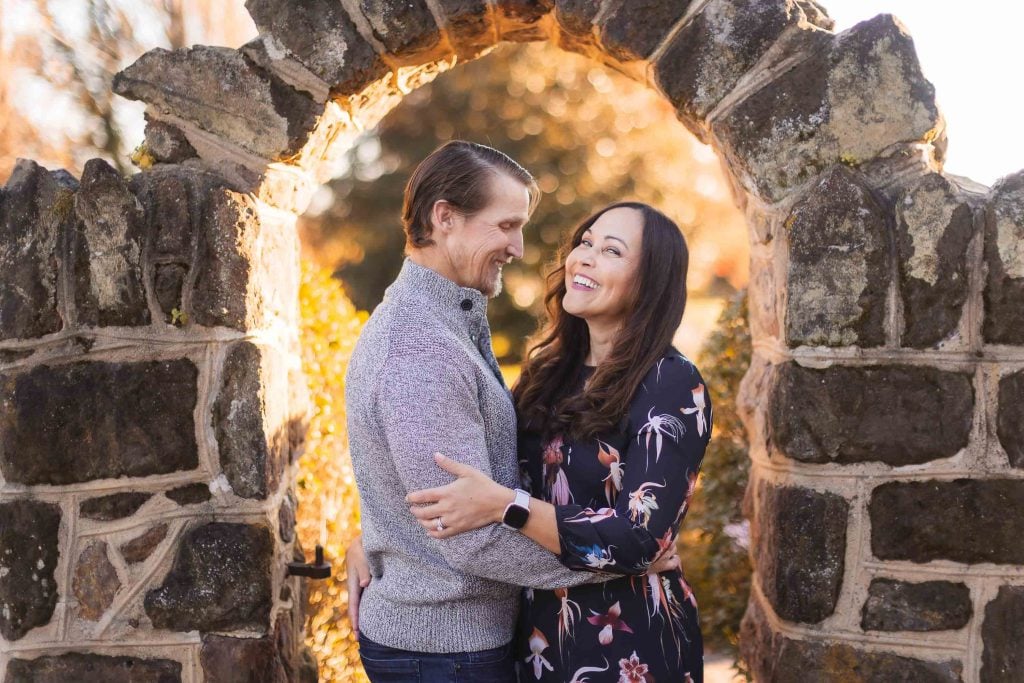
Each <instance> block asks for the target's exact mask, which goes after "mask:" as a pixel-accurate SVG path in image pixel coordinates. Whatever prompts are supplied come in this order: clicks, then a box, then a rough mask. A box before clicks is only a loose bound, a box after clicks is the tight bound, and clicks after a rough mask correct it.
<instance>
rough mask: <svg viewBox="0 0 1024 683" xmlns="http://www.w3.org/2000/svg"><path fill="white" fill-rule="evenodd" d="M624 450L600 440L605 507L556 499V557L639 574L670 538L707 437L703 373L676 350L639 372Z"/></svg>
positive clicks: (709, 412) (709, 413) (694, 479)
mask: <svg viewBox="0 0 1024 683" xmlns="http://www.w3.org/2000/svg"><path fill="white" fill-rule="evenodd" d="M629 413H630V414H629V434H628V436H629V441H628V442H627V445H626V447H625V449H624V451H623V452H619V451H618V450H617V449H616V448H614V447H613V446H612V445H610V444H607V443H604V442H602V441H600V440H599V441H598V458H599V459H600V460H601V462H602V463H603V464H605V466H607V467H608V468H609V476H608V479H607V480H606V493H607V495H608V498H609V502H610V507H606V508H600V509H598V510H593V509H591V508H583V507H581V506H579V505H560V506H557V507H556V510H555V515H556V519H557V521H558V535H559V539H560V541H561V545H562V553H561V555H560V556H559V560H560V561H561V562H562V563H563V564H565V565H566V566H567V567H570V568H572V569H589V570H591V571H596V570H600V571H603V572H613V573H619V574H643V573H644V572H646V571H647V568H648V566H649V565H650V564H651V562H653V561H654V559H655V558H656V557H657V556H658V554H659V553H660V552H661V551H662V550H663V549H664V548H667V547H669V546H670V545H671V544H672V543H674V542H675V536H676V533H677V531H678V529H679V522H680V521H681V520H682V518H683V516H684V515H685V514H686V508H687V506H688V503H689V500H690V497H691V496H692V495H693V491H694V487H695V486H696V483H697V474H698V472H699V470H700V465H701V461H702V460H703V458H704V451H705V449H706V447H707V444H708V442H709V441H710V440H711V426H712V408H711V401H710V398H709V397H708V392H707V391H706V390H705V387H704V380H703V378H702V377H701V375H700V372H699V371H698V370H697V368H696V367H695V366H694V365H693V363H692V362H690V361H689V360H688V359H686V358H685V357H684V356H682V355H681V354H677V353H673V354H672V355H669V356H666V357H664V358H663V359H662V360H661V361H659V362H658V364H657V365H656V366H655V367H654V368H653V369H652V370H651V372H649V373H648V374H647V376H646V377H645V378H644V382H643V384H642V385H641V386H640V388H639V389H638V390H637V392H636V394H635V396H634V398H633V401H632V403H631V405H630V411H629Z"/></svg>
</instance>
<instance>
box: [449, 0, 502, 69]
mask: <svg viewBox="0 0 1024 683" xmlns="http://www.w3.org/2000/svg"><path fill="white" fill-rule="evenodd" d="M437 5H438V7H439V8H440V9H441V11H442V12H443V13H444V21H445V26H444V28H445V29H446V30H447V32H448V39H449V40H451V41H452V44H453V45H454V46H455V50H456V52H457V53H458V54H460V55H466V56H471V55H473V54H476V53H477V52H479V51H480V50H483V49H485V48H488V47H490V46H491V45H493V44H494V34H493V32H492V30H493V29H492V26H491V18H490V17H491V10H490V7H489V5H488V3H487V0H438V1H437Z"/></svg>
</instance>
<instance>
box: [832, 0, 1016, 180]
mask: <svg viewBox="0 0 1024 683" xmlns="http://www.w3.org/2000/svg"><path fill="white" fill-rule="evenodd" d="M821 3H822V4H823V5H824V6H825V8H826V9H827V10H828V13H829V16H831V17H832V18H833V19H835V20H836V29H835V30H836V31H837V32H838V31H842V30H844V29H847V28H849V27H850V26H853V25H854V24H856V23H858V22H860V21H863V20H865V19H870V18H871V17H873V16H875V15H878V14H883V13H888V14H892V15H895V16H896V18H897V19H899V20H900V22H902V23H903V25H904V26H906V27H907V30H908V31H909V32H910V35H911V36H912V37H913V39H914V45H915V47H916V48H917V55H918V59H919V60H920V62H921V68H922V70H923V71H924V75H925V77H926V78H927V79H928V80H929V81H931V82H932V85H934V86H935V97H936V100H937V101H938V103H939V108H940V109H941V110H942V113H943V115H944V116H945V118H946V134H947V137H948V138H949V148H948V150H947V158H946V165H945V170H946V171H948V172H949V173H952V174H954V175H962V176H967V177H969V178H971V179H972V180H975V181H977V182H980V183H984V184H985V185H991V184H992V183H993V182H994V181H995V180H996V179H998V178H1000V177H1002V176H1004V175H1007V174H1008V173H1013V172H1015V171H1019V170H1021V169H1024V138H1022V136H1021V134H1020V132H1021V131H1020V130H1018V128H1019V126H1020V119H1021V117H1022V115H1024V93H1022V91H1021V76H1020V72H1021V69H1022V68H1024V38H1022V36H1021V26H1022V25H1024V4H1022V3H1020V2H1019V0H972V1H971V2H970V3H966V2H942V1H941V0H939V1H936V0H821Z"/></svg>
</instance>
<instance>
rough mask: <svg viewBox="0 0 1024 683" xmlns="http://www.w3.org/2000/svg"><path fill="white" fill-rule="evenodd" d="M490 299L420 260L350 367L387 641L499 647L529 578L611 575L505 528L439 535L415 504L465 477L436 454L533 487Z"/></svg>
mask: <svg viewBox="0 0 1024 683" xmlns="http://www.w3.org/2000/svg"><path fill="white" fill-rule="evenodd" d="M486 307H487V299H486V297H485V296H484V295H483V294H482V293H481V292H479V291H478V290H475V289H468V288H463V287H460V286H458V285H457V284H455V283H454V282H452V281H451V280H448V279H447V278H445V277H443V276H441V275H439V274H438V273H436V272H435V271H433V270H430V269H429V268H424V267H422V266H419V265H417V264H415V263H413V262H412V261H411V260H409V259H406V261H405V263H404V264H403V266H402V270H401V272H400V273H399V275H398V278H397V279H396V280H395V282H394V283H392V284H391V286H390V287H388V289H387V292H386V293H385V296H384V301H383V302H382V303H381V304H380V305H379V306H378V307H377V309H376V310H375V311H374V312H373V315H371V316H370V319H369V321H367V323H366V327H365V329H364V330H363V334H362V336H361V337H360V338H359V341H358V343H357V344H356V347H355V351H354V352H353V354H352V359H351V362H350V363H349V369H348V374H347V376H346V379H345V401H346V405H347V410H348V430H349V443H350V445H351V451H352V464H353V467H354V469H355V475H356V483H357V485H358V487H359V495H360V501H361V512H362V526H363V544H364V546H365V548H366V555H367V558H368V560H369V563H370V568H371V572H372V574H373V580H372V581H371V582H370V585H369V587H368V588H367V589H366V590H365V592H364V593H363V595H362V597H361V599H360V607H359V628H360V630H361V631H362V632H364V633H365V634H366V636H367V637H369V638H370V639H371V640H374V641H376V642H378V643H381V644H383V645H388V646H390V647H396V648H402V649H406V650H415V651H419V652H460V651H475V650H484V649H489V648H494V647H498V646H501V645H504V644H505V643H507V642H509V641H510V640H511V639H512V634H513V630H514V626H515V620H516V614H517V610H518V608H519V594H520V588H519V587H520V586H531V587H534V588H558V587H563V586H576V585H579V584H583V583H594V582H597V581H601V580H603V579H607V577H605V576H602V575H599V574H592V573H588V572H574V571H572V570H569V569H567V568H566V567H564V566H563V565H562V564H561V563H559V561H558V559H557V558H556V556H555V555H554V554H552V553H550V552H548V551H547V550H545V549H544V548H542V547H541V546H539V545H537V544H536V543H534V542H533V541H531V540H530V539H529V538H527V537H526V536H523V535H522V534H521V533H519V532H517V531H512V530H510V529H506V528H504V527H502V526H500V525H494V524H492V525H489V526H486V527H484V528H482V529H478V530H476V531H471V532H468V533H464V534H460V535H458V536H454V537H452V538H449V539H445V540H437V539H433V538H431V537H430V536H428V535H427V533H426V532H425V531H424V530H423V528H422V527H421V526H420V525H419V523H418V522H417V521H416V518H415V517H413V516H412V514H410V512H409V505H408V504H407V503H406V502H405V500H404V498H405V495H406V493H408V492H409V491H412V490H416V489H422V488H429V487H433V486H440V485H443V484H446V483H449V482H450V481H452V480H453V477H452V475H450V474H448V473H447V472H445V471H444V470H442V469H440V468H439V467H438V466H437V465H436V464H435V462H434V458H433V454H434V452H435V451H438V452H441V453H444V454H445V455H447V456H449V457H451V458H453V459H455V460H459V461H461V462H464V463H468V464H470V465H472V466H474V467H476V468H478V469H480V470H482V471H483V472H486V473H487V474H488V475H490V476H491V477H492V478H493V479H494V480H495V481H497V482H499V483H501V484H503V485H505V486H508V487H510V488H515V487H517V486H519V467H518V462H517V459H516V415H515V410H514V408H513V405H512V398H511V394H510V393H509V390H508V388H507V387H506V386H505V383H504V381H503V380H502V379H501V373H500V370H499V368H498V363H497V361H496V360H495V358H494V354H493V352H492V351H491V343H490V339H491V338H490V330H489V328H488V325H487V315H486V312H487V311H486Z"/></svg>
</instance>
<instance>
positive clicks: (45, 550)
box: [0, 160, 316, 683]
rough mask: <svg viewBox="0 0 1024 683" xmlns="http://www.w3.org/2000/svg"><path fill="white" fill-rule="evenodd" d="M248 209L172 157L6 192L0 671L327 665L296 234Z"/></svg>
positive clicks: (37, 170)
mask: <svg viewBox="0 0 1024 683" xmlns="http://www.w3.org/2000/svg"><path fill="white" fill-rule="evenodd" d="M256 212H257V205H256V203H255V202H254V201H253V199H252V198H251V196H249V195H247V194H245V193H240V192H237V191H235V190H233V189H232V188H231V187H230V186H229V185H228V184H227V183H226V182H225V180H224V179H223V178H221V177H219V176H217V175H215V174H212V173H208V172H205V171H203V170H202V169H200V168H198V167H195V168H186V167H182V166H173V165H166V166H159V167H156V168H153V169H151V170H148V171H145V172H143V173H140V174H138V175H136V176H134V177H132V178H131V179H130V180H125V179H123V178H122V177H121V176H120V175H119V174H118V173H117V172H116V171H114V169H113V168H111V167H110V166H108V165H107V164H105V163H104V162H102V161H99V160H93V161H90V162H89V163H88V164H87V165H86V167H85V171H84V173H83V175H82V178H81V179H80V180H75V179H74V178H72V177H71V176H69V175H68V174H67V173H65V172H63V171H57V172H51V171H47V170H46V169H44V168H41V167H39V166H38V165H36V164H35V163H33V162H31V161H24V160H23V161H20V162H19V163H18V165H17V167H16V168H15V170H14V173H13V174H12V176H11V178H10V180H9V182H8V183H7V185H6V187H4V188H3V190H2V192H0V340H2V341H0V638H2V640H0V645H2V647H0V680H3V681H7V682H11V683H14V682H16V681H17V682H19V683H20V682H21V681H30V680H31V681H67V680H75V679H79V680H119V681H120V680H125V681H127V680H132V681H161V682H164V681H198V680H204V674H205V680H222V681H227V680H238V679H236V678H234V677H233V675H227V674H224V673H223V672H226V671H236V672H237V671H245V670H250V669H251V670H252V671H254V672H260V673H259V674H258V675H257V677H256V678H251V679H250V678H246V679H245V680H279V681H285V680H300V672H302V671H303V670H304V667H305V671H306V672H307V675H306V678H305V680H315V679H316V675H315V673H313V674H312V675H309V666H310V664H311V662H309V661H307V660H306V659H304V657H303V653H302V651H301V650H300V649H299V646H301V643H302V638H303V635H304V634H303V625H304V624H303V619H302V606H303V599H302V594H301V591H302V590H303V586H302V584H300V583H299V580H298V579H294V578H286V576H285V567H286V563H287V562H288V561H290V560H292V559H293V553H294V552H295V547H294V546H295V543H294V538H293V529H292V523H293V522H292V521H291V520H292V519H293V515H292V511H291V510H290V507H293V506H294V502H293V500H294V497H293V496H292V495H290V493H289V488H290V482H291V479H292V468H293V465H292V463H293V461H294V460H295V458H296V457H297V456H298V454H299V452H300V449H301V445H302V435H303V433H304V431H303V429H302V425H303V420H304V416H305V412H306V411H305V407H304V400H305V397H304V396H303V395H302V393H301V391H300V390H299V389H298V388H299V387H304V383H303V382H302V381H301V375H300V374H299V372H300V366H299V362H298V355H297V347H296V340H297V336H296V331H295V330H296V325H297V320H296V318H295V311H294V308H295V306H294V304H293V301H294V300H295V299H296V297H297V272H298V270H297V269H298V245H297V241H296V237H295V233H294V231H293V230H292V229H291V227H292V226H291V225H290V224H287V223H285V224H282V225H275V224H274V223H272V222H271V221H269V220H266V219H263V220H257V214H256ZM290 394H291V395H290ZM279 518H280V519H282V520H286V523H285V524H283V525H282V524H280V523H279ZM270 671H272V672H274V674H273V677H272V678H268V677H264V676H269V675H270V674H265V673H264V672H270ZM218 672H219V673H218Z"/></svg>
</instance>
